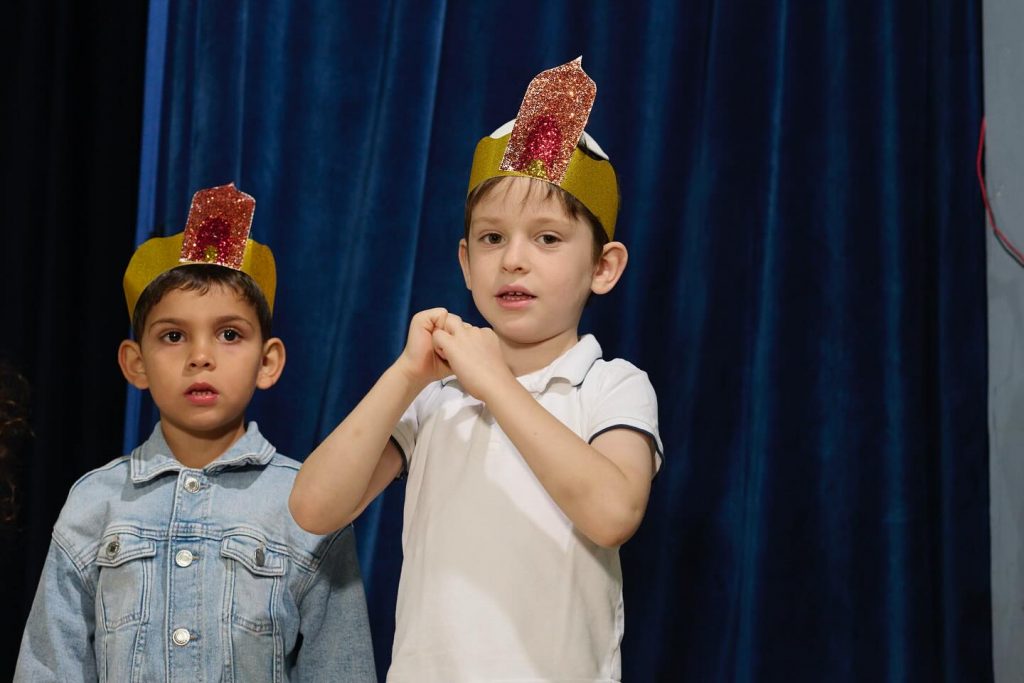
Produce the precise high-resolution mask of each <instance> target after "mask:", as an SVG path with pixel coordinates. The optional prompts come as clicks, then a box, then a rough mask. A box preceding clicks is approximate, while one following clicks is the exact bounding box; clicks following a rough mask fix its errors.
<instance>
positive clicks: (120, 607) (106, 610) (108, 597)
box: [96, 531, 156, 631]
mask: <svg viewBox="0 0 1024 683" xmlns="http://www.w3.org/2000/svg"><path fill="white" fill-rule="evenodd" d="M155 556H156V542H155V541H153V540H150V539H148V538H144V537H142V536H139V535H136V534H134V533H132V532H130V531H118V532H116V533H107V534H105V535H104V536H103V538H102V540H101V541H100V547H99V549H98V550H97V552H96V565H97V566H98V567H99V582H98V586H97V595H98V597H99V604H100V610H101V611H102V616H103V625H104V627H105V628H106V630H107V631H114V630H117V629H119V628H122V627H124V626H129V625H134V624H137V623H139V622H140V621H143V620H144V619H145V618H146V616H147V612H148V609H147V608H148V605H149V593H150V591H151V589H152V582H153V557H155Z"/></svg>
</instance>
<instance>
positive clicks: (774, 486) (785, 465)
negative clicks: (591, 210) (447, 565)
mask: <svg viewBox="0 0 1024 683" xmlns="http://www.w3.org/2000/svg"><path fill="white" fill-rule="evenodd" d="M149 29H150V31H149V43H148V48H149V58H148V63H147V86H146V87H147V100H146V119H145V130H144V140H143V145H144V155H143V167H142V178H141V194H140V224H139V230H138V234H137V239H138V240H139V241H141V240H142V239H144V238H146V237H148V236H150V235H155V234H169V233H173V232H176V231H179V230H181V229H182V226H183V224H184V222H185V217H186V215H187V211H188V206H189V201H190V198H191V195H192V193H193V192H194V191H195V190H197V189H199V188H202V187H207V186H211V185H216V184H221V183H225V182H229V181H234V182H235V183H237V184H238V186H239V187H240V188H241V189H243V190H245V191H246V192H249V193H250V194H252V195H254V196H255V197H256V200H257V209H256V217H255V223H254V227H253V235H254V237H255V238H256V239H258V240H260V241H263V242H267V243H269V244H270V245H272V246H273V248H274V250H275V253H276V255H277V262H278V268H279V276H280V289H279V293H278V303H277V307H276V320H275V326H276V331H277V333H278V334H279V335H280V336H281V337H283V338H284V340H285V342H286V344H287V346H288V349H289V356H288V358H289V360H288V367H287V370H286V372H285V375H284V378H283V380H282V382H281V383H280V384H279V385H278V386H277V387H275V388H274V389H273V390H271V391H270V392H267V393H266V394H265V395H261V396H260V397H259V398H258V400H257V402H256V404H255V405H254V407H253V409H252V411H251V417H252V418H253V419H255V420H257V421H258V422H259V423H260V426H261V429H263V430H264V432H265V433H266V434H267V435H268V436H269V438H270V439H271V440H272V441H273V442H274V443H275V444H277V446H278V447H279V449H280V450H281V451H282V452H284V453H286V454H289V455H292V456H294V457H296V458H298V459H302V458H303V457H304V456H305V455H306V454H307V453H308V452H309V451H310V450H311V449H312V448H313V447H314V446H315V444H316V443H317V442H318V441H319V440H320V439H321V438H322V437H323V436H324V435H326V434H327V433H328V432H329V431H330V430H331V429H332V427H333V426H334V425H335V424H336V423H337V422H338V421H339V420H341V419H342V418H343V417H344V416H345V415H346V413H347V412H348V410H349V409H350V408H351V407H352V406H353V405H354V404H355V403H356V402H357V400H358V399H359V398H360V397H361V396H362V394H363V393H364V392H365V391H366V390H367V389H368V388H369V386H370V385H371V384H372V382H373V381H374V380H375V378H376V377H377V376H378V374H379V373H380V372H381V371H382V370H383V369H384V368H385V367H387V365H388V364H389V363H390V362H391V361H392V359H393V358H394V357H395V356H396V354H397V353H398V352H399V351H400V349H401V347H402V343H403V339H404V336H405V330H406V324H407V322H408V319H409V317H410V315H411V314H412V313H414V312H415V311H417V310H419V309H422V308H425V307H429V306H446V307H448V308H450V309H452V310H454V311H456V312H459V313H460V314H469V313H470V308H471V304H470V299H469V297H468V295H467V293H466V292H465V291H464V288H463V284H462V279H461V276H460V273H459V270H458V267H457V262H456V244H457V241H458V239H459V237H460V234H461V231H462V211H463V198H464V195H465V187H466V182H467V175H468V170H469V163H470V159H471V155H472V152H473V147H474V145H475V143H476V141H477V139H478V138H479V137H481V136H483V135H485V134H487V133H489V132H490V131H491V130H493V129H494V128H496V127H497V126H498V125H499V124H501V123H503V122H505V121H507V120H508V119H510V118H512V117H513V116H514V115H515V113H516V111H517V109H518V106H519V102H520V98H521V97H522V94H523V91H524V89H525V87H526V85H527V83H528V82H529V80H530V78H531V77H532V76H533V75H534V74H536V73H537V72H539V71H541V70H543V69H547V68H549V67H552V66H555V65H558V64H561V63H564V62H566V61H568V60H570V59H573V58H575V57H576V56H578V55H583V66H584V68H585V69H586V70H587V71H588V72H589V73H590V74H591V76H592V77H593V78H594V79H595V80H596V81H597V84H598V95H597V103H596V105H595V107H594V112H593V115H592V116H591V119H590V125H589V130H590V131H591V133H592V134H593V135H594V136H595V137H596V138H597V139H598V140H599V141H600V143H601V145H602V146H603V147H604V149H605V150H606V151H607V152H608V153H609V154H610V156H611V158H612V160H613V162H614V163H615V166H616V167H617V169H618V171H619V173H620V177H621V185H622V195H623V210H622V214H621V216H620V222H619V226H620V227H619V233H618V235H619V236H620V237H621V239H622V240H623V241H624V242H625V243H626V244H627V245H628V247H629V249H630V255H631V258H630V263H629V268H628V270H627V271H626V274H625V277H624V278H623V280H622V282H621V283H620V285H619V286H618V288H617V289H616V291H615V292H613V293H612V294H611V295H609V296H607V297H605V298H604V299H602V300H600V301H597V302H596V303H595V304H594V305H593V306H592V307H591V310H589V311H588V314H587V319H586V322H585V325H584V329H585V331H591V332H594V333H596V334H597V336H598V338H599V339H600V341H601V343H602V345H603V346H604V349H605V352H606V355H607V356H609V357H613V356H621V357H624V358H627V359H628V360H630V361H632V362H634V363H635V364H637V365H638V366H640V367H641V368H644V369H646V370H647V371H648V372H649V373H650V376H651V379H652V381H653V383H654V386H655V387H656V389H657V391H658V395H659V402H660V406H661V408H660V411H661V424H662V429H661V431H662V436H663V438H664V442H665V446H666V456H667V457H666V463H665V467H664V469H663V470H662V472H661V474H660V475H659V476H658V477H657V479H656V481H655V484H654V491H653V496H652V499H651V504H650V508H649V510H648V514H647V518H646V520H645V521H644V524H643V526H642V528H641V530H640V532H639V533H638V534H637V536H636V537H635V538H634V539H633V540H631V541H630V542H629V543H628V544H627V545H626V546H625V547H624V548H623V559H624V573H625V586H626V587H625V591H626V614H627V621H626V623H627V629H626V639H625V643H624V648H623V654H624V674H625V676H624V677H625V680H627V681H654V680H680V679H682V680H693V681H724V680H734V681H768V680H779V681H798V680H799V681H804V680H807V681H823V680H828V681H868V680H871V681H879V680H887V681H925V680H928V681H933V680H949V681H958V680H972V681H973V680H984V679H985V678H988V677H990V676H991V635H990V634H991V630H990V611H989V566H988V556H989V553H988V550H989V545H988V544H989V541H988V479H987V477H988V469H987V440H986V338H985V319H986V318H985V315H986V312H985V253H984V227H983V222H982V213H981V208H980V203H979V196H978V192H977V185H976V183H975V181H974V179H973V175H972V173H973V161H974V152H975V144H976V141H977V132H978V125H979V122H980V101H981V93H980V39H979V8H978V6H977V3H976V2H974V1H972V0H891V1H889V2H884V1H882V0H872V1H869V2H863V1H858V0H836V1H834V2H828V3H797V2H787V1H786V0H780V1H779V2H774V3H749V2H739V1H737V0H693V1H691V2H679V1H678V0H665V1H652V2H645V3H635V2H631V3H625V2H603V3H595V2H559V3H551V2H540V1H524V0H519V1H516V2H506V3H478V2H468V1H452V2H447V3H445V2H422V1H420V0H394V1H392V2H381V3H359V2H345V3H337V2H326V1H325V2H312V1H311V2H301V3H291V2H285V1H284V0H280V1H276V2H275V1H267V2H233V3H220V2H173V3H170V4H166V3H163V2H155V3H153V5H152V7H151V17H150V26H149ZM121 267H123V264H122V263H121V262H120V261H118V262H116V263H111V268H112V269H120V268H121ZM138 401H139V399H138V397H134V396H132V397H130V404H131V406H132V407H130V409H129V421H128V426H127V430H126V442H127V445H131V444H134V443H136V442H137V441H138V440H139V439H140V438H142V437H143V436H144V435H146V434H148V431H149V429H150V428H151V425H152V423H153V417H154V416H153V414H152V410H151V408H150V407H149V406H147V405H146V404H144V403H143V404H141V405H140V404H139V402H138ZM402 495H403V492H402V489H401V485H396V486H393V487H392V488H391V489H390V490H389V491H387V493H386V494H385V495H384V497H383V498H382V500H381V501H380V502H379V503H377V504H376V505H375V506H374V507H372V508H371V509H370V510H369V511H368V512H367V513H366V514H365V515H364V516H363V517H362V518H361V519H360V520H359V521H358V522H357V531H358V536H359V546H360V554H361V560H362V565H363V569H364V573H365V580H366V584H367V589H368V596H369V600H370V609H371V611H372V620H373V627H374V637H375V639H376V646H377V656H378V666H379V667H380V671H381V673H382V674H383V672H384V671H386V667H387V662H388V660H389V653H390V644H391V632H392V627H393V608H394V596H395V589H396V582H397V576H398V567H399V563H400V561H401V552H400V545H399V528H400V521H401V520H400V512H401V504H402ZM496 532H500V530H496Z"/></svg>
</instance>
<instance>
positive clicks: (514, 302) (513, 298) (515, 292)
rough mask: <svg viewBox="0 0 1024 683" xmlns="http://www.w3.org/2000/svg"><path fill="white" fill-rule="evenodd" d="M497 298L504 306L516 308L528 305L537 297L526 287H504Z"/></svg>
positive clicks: (500, 304)
mask: <svg viewBox="0 0 1024 683" xmlns="http://www.w3.org/2000/svg"><path fill="white" fill-rule="evenodd" d="M495 298H496V299H497V300H498V305H499V306H501V307H502V308H509V309H516V308H523V307H525V306H528V305H529V302H531V301H532V300H534V299H536V298H537V297H536V296H535V295H534V293H532V292H530V291H529V290H527V289H526V288H525V287H503V288H501V289H500V290H498V294H496V295H495Z"/></svg>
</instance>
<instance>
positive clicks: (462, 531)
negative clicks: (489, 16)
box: [289, 60, 662, 683]
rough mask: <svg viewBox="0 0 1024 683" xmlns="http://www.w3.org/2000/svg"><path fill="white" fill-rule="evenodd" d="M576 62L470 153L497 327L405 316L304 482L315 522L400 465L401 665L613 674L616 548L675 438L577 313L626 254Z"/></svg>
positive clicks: (617, 616) (456, 677) (317, 525)
mask: <svg viewBox="0 0 1024 683" xmlns="http://www.w3.org/2000/svg"><path fill="white" fill-rule="evenodd" d="M579 61H580V60H575V61H573V62H570V63H569V64H565V65H563V66H560V67H556V68H555V69H551V70H549V71H546V72H544V73H542V74H540V75H538V76H537V77H536V78H535V79H534V81H533V83H531V85H530V88H529V90H528V91H527V95H526V97H525V98H524V101H523V105H522V107H521V109H520V113H519V116H518V117H517V119H516V120H515V122H514V123H515V125H514V126H513V127H511V131H509V130H507V129H508V128H509V126H505V127H502V128H501V129H499V130H498V131H496V132H495V133H494V134H493V135H492V136H490V137H487V138H484V139H483V140H481V141H480V143H479V144H478V146H477V150H476V154H475V155H474V161H473V169H472V173H471V179H470V187H469V196H468V198H467V202H466V234H465V237H464V238H463V239H462V240H461V242H460V243H459V262H460V264H461V266H462V271H463V275H464V277H465V281H466V286H467V287H468V288H469V289H470V290H471V291H472V293H473V300H474V303H475V304H476V306H477V308H478V309H479V311H480V313H481V314H482V315H483V317H484V318H485V319H486V320H487V322H488V323H489V324H490V325H491V327H489V328H478V327H474V326H472V325H469V324H468V323H465V322H463V321H462V320H461V318H459V317H458V316H457V315H454V314H452V313H449V312H448V311H446V310H444V309H442V308H435V309H430V310H427V311H422V312H420V313H417V314H416V315H415V316H413V318H412V322H411V324H410V329H409V334H408V339H407V342H406V347H405V350H404V351H403V352H402V354H401V355H400V356H399V358H398V359H397V360H396V361H395V363H394V364H393V365H392V366H391V367H390V368H389V369H388V370H387V371H385V373H384V374H383V375H382V376H381V378H380V380H378V382H377V383H376V384H375V385H374V387H373V388H372V389H371V390H370V392H369V393H368V394H367V395H366V397H365V398H364V399H363V400H362V402H360V404H359V405H358V406H356V408H355V409H354V410H353V411H352V412H351V413H350V414H349V416H348V417H347V418H345V420H344V421H343V422H342V423H341V425H339V426H338V428H337V429H335V430H334V432H332V433H331V435H330V436H328V437H327V439H325V440H324V442H323V443H322V444H321V445H320V446H319V447H318V448H317V449H316V450H315V451H314V452H313V453H312V454H311V455H310V456H309V458H308V459H307V460H306V462H305V464H304V465H303V467H302V469H301V471H300V473H299V476H298V478H297V479H296V482H295V486H294V488H293V489H292V494H291V498H290V500H289V507H290V509H291V511H292V514H293V516H294V517H295V519H296V521H298V523H299V524H300V526H303V527H304V528H306V529H307V530H309V531H313V532H318V533H323V532H327V531H330V530H333V529H336V528H339V527H341V526H344V525H345V524H348V523H349V522H350V521H351V520H352V519H354V518H355V517H357V516H358V515H359V514H360V513H361V512H362V511H363V509H365V507H366V506H367V505H368V504H369V503H370V502H371V501H372V500H373V499H374V498H375V497H376V496H377V494H379V493H380V492H381V491H382V490H383V489H384V487H385V486H387V484H388V483H390V482H391V481H392V480H394V479H395V478H396V477H397V476H399V475H400V474H401V473H402V472H403V470H404V471H405V472H407V475H408V482H407V485H406V500H405V515H404V527H403V533H402V546H403V552H404V561H403V566H402V576H401V581H400V585H399V594H398V610H397V617H396V633H395V643H394V650H393V656H392V665H391V669H390V671H389V673H388V680H389V681H418V682H419V681H444V682H446V683H449V682H455V681H478V680H504V681H512V680H515V681H538V680H573V681H615V680H619V679H620V677H621V667H620V655H619V645H620V643H621V639H622V635H623V604H622V577H621V570H620V565H619V556H618V546H619V545H621V544H622V543H624V542H625V541H626V540H627V539H628V538H629V537H630V536H632V535H633V533H634V532H635V531H636V529H637V527H638V526H639V524H640V521H641V519H642V518H643V514H644V510H645V508H646V506H647V499H648V495H649V492H650V482H651V479H652V477H653V476H654V473H655V471H656V469H657V467H658V466H659V465H660V459H661V453H662V447H661V443H660V439H659V436H658V429H657V401H656V398H655V394H654V390H653V388H652V387H651V385H650V382H649V381H648V379H647V375H646V374H645V373H643V372H642V371H640V370H638V369H637V368H635V367H634V366H633V365H631V364H630V363H628V362H626V361H623V360H617V359H616V360H612V361H609V362H606V361H604V360H601V348H600V346H599V345H598V343H597V341H596V340H595V339H594V338H593V337H592V336H590V335H587V336H584V337H583V338H582V339H581V338H580V337H579V335H578V332H577V328H578V325H579V320H580V316H581V314H582V312H583V307H584V305H585V304H586V302H587V299H588V298H589V297H590V295H591V294H604V293H606V292H608V291H610V290H611V289H612V288H613V287H614V286H615V284H616V282H618V279H619V277H620V276H621V275H622V272H623V270H624V268H625V266H626V260H627V252H626V248H625V246H623V245H622V244H621V243H619V242H614V241H611V238H612V235H613V231H614V224H615V217H616V214H617V211H618V187H617V184H616V180H615V173H614V171H613V170H612V168H611V165H610V163H609V162H608V160H607V158H606V157H605V156H604V154H603V152H602V151H601V150H600V148H599V147H598V146H597V144H596V143H595V142H594V141H593V140H592V139H591V138H590V137H589V136H587V135H585V134H583V128H584V126H585V124H586V119H587V117H588V115H589V111H590V107H591V106H592V104H593V100H594V95H595V92H596V87H595V86H594V84H593V81H591V80H590V79H589V77H587V76H586V74H585V73H583V70H582V68H581V67H580V64H579ZM581 135H582V137H581ZM577 141H579V142H578V143H577Z"/></svg>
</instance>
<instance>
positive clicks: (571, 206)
mask: <svg viewBox="0 0 1024 683" xmlns="http://www.w3.org/2000/svg"><path fill="white" fill-rule="evenodd" d="M511 177H516V176H495V177H494V178H488V179H487V180H485V181H483V182H482V183H480V184H479V185H477V186H476V187H474V188H473V191H472V192H470V193H469V196H468V197H466V214H465V218H464V221H465V232H464V233H463V237H465V238H466V239H469V225H470V223H471V222H472V220H473V209H475V208H476V205H477V204H479V203H480V201H481V200H482V199H483V198H484V197H486V196H487V195H488V194H490V193H491V192H492V191H493V190H494V189H495V188H497V187H498V185H500V184H501V183H502V181H504V180H507V179H508V178H511ZM524 177H525V176H524ZM527 179H528V180H531V181H533V182H531V183H530V189H529V190H527V195H526V198H529V196H530V194H531V193H532V192H533V191H534V189H535V188H542V189H543V191H544V198H545V199H548V198H549V197H551V196H552V195H554V196H556V197H558V201H559V202H560V203H561V204H562V208H563V209H564V210H565V215H566V216H568V217H569V218H572V219H575V218H582V219H583V221H584V222H585V223H587V225H589V226H590V232H591V233H592V234H593V236H594V251H593V260H594V263H597V262H598V261H599V260H600V258H601V254H602V253H603V252H604V245H606V244H608V233H606V232H605V231H604V228H603V227H601V221H599V220H597V216H595V215H594V214H593V213H592V212H591V211H590V209H588V208H587V207H586V206H584V205H583V202H581V201H580V200H578V199H576V197H573V196H572V195H571V194H569V193H568V192H566V191H565V190H563V189H562V188H560V187H558V186H557V185H555V184H554V183H549V182H547V181H546V180H540V179H537V178H527ZM506 191H507V190H506ZM524 199H525V198H524Z"/></svg>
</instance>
